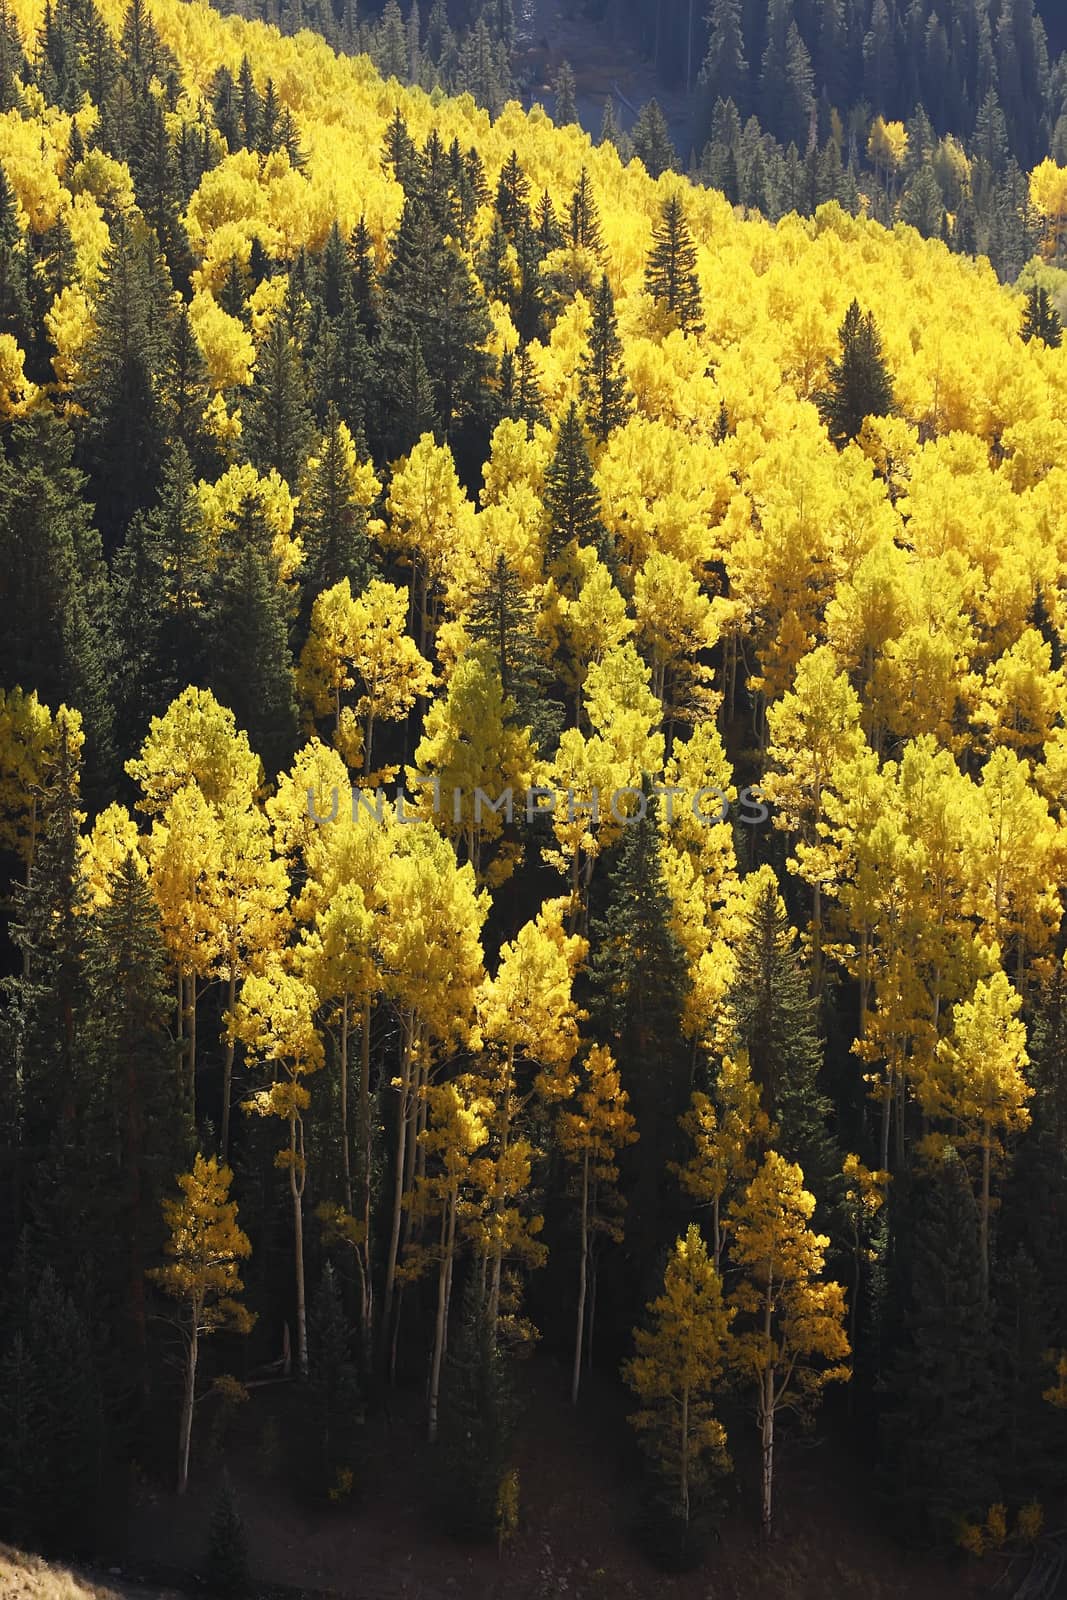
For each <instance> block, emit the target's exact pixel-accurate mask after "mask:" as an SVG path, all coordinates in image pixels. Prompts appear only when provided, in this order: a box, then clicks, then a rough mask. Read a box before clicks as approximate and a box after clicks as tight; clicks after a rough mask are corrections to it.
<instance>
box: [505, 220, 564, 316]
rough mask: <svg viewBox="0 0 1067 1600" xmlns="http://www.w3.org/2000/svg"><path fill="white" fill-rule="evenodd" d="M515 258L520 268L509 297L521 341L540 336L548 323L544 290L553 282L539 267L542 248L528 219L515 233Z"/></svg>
mask: <svg viewBox="0 0 1067 1600" xmlns="http://www.w3.org/2000/svg"><path fill="white" fill-rule="evenodd" d="M515 258H516V263H517V265H518V269H519V277H518V283H517V284H515V285H514V286H513V288H512V292H511V294H510V296H509V297H508V306H509V308H510V311H511V320H512V321H513V322H514V324H515V329H516V332H517V333H518V335H519V338H520V339H521V340H522V341H523V344H524V345H525V344H527V343H528V342H529V341H530V340H531V339H539V338H542V337H543V336H544V335H545V333H546V330H547V326H548V304H547V291H549V290H551V289H552V287H553V285H552V284H551V283H550V281H549V279H548V277H546V275H545V274H544V273H542V271H541V263H542V261H543V260H544V249H543V246H542V244H541V239H540V236H539V234H538V232H537V230H536V229H535V227H534V226H533V224H532V223H531V222H530V221H529V219H528V218H525V217H524V218H523V219H522V221H521V222H520V223H519V226H518V229H517V231H516V234H515Z"/></svg>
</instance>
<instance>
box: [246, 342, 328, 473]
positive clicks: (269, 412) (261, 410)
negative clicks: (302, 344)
mask: <svg viewBox="0 0 1067 1600" xmlns="http://www.w3.org/2000/svg"><path fill="white" fill-rule="evenodd" d="M311 431H312V430H311V412H310V410H309V408H308V399H307V379H306V376H305V373H304V363H303V361H302V360H301V357H300V352H299V350H298V348H297V343H296V340H295V339H294V338H293V336H292V333H291V332H290V329H289V327H288V325H287V322H286V317H285V314H284V311H278V312H276V313H275V315H274V316H273V317H272V318H271V320H270V324H269V326H268V328H267V331H266V334H265V335H264V337H263V339H262V341H261V342H260V345H259V350H258V352H257V355H256V371H255V378H254V381H253V384H252V390H251V394H250V396H249V401H248V411H247V427H246V437H247V440H248V452H249V456H250V458H251V460H252V461H253V462H254V464H255V465H256V466H257V467H258V468H259V470H260V471H264V472H265V471H269V469H270V468H271V467H274V468H275V470H276V471H277V472H280V473H281V475H282V477H283V478H284V479H285V481H286V483H288V484H289V485H290V486H291V487H294V488H295V486H296V484H297V483H298V482H299V479H300V474H301V472H302V471H303V469H304V463H305V461H306V460H307V455H308V449H309V447H310V444H311Z"/></svg>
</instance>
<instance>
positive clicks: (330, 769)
mask: <svg viewBox="0 0 1067 1600" xmlns="http://www.w3.org/2000/svg"><path fill="white" fill-rule="evenodd" d="M349 782H350V780H349V773H348V768H347V767H346V766H345V764H344V761H343V760H342V759H341V756H340V755H339V754H338V752H337V751H336V750H334V749H332V748H331V746H330V745H326V744H323V743H322V741H321V740H320V739H315V738H313V739H310V740H309V741H308V743H307V744H306V745H304V746H303V748H302V749H301V750H299V751H298V752H297V755H296V759H295V760H294V762H293V765H292V766H291V767H290V769H289V771H288V772H286V773H283V774H282V775H281V777H280V778H279V780H278V788H277V792H276V793H275V794H273V795H271V796H270V798H269V799H268V800H267V801H266V803H265V807H264V809H265V811H266V813H267V816H268V817H269V818H270V823H271V829H272V832H273V838H274V848H275V850H276V852H277V853H278V855H279V856H281V857H282V858H283V859H284V860H285V861H287V862H288V863H289V864H290V866H291V867H292V868H294V869H295V868H297V867H299V866H301V865H302V864H303V860H304V857H305V855H306V853H307V851H308V850H309V849H310V848H311V847H312V846H313V845H314V844H315V843H316V842H317V841H318V840H320V838H321V836H322V833H323V831H325V832H326V833H329V831H330V828H329V827H327V824H329V825H331V826H332V824H333V823H335V822H337V820H338V818H342V819H343V818H344V817H346V816H347V817H351V815H352V801H351V795H350V791H349Z"/></svg>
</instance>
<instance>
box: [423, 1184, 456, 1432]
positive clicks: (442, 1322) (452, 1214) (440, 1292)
mask: <svg viewBox="0 0 1067 1600" xmlns="http://www.w3.org/2000/svg"><path fill="white" fill-rule="evenodd" d="M457 1200H458V1195H457V1193H456V1192H455V1190H453V1192H452V1193H451V1194H450V1195H449V1197H448V1204H447V1206H446V1207H445V1210H444V1212H443V1213H442V1216H441V1260H440V1264H439V1266H438V1269H437V1320H436V1324H435V1326H434V1335H433V1363H432V1365H431V1368H430V1418H429V1435H430V1443H431V1444H433V1443H434V1442H435V1440H436V1438H437V1401H438V1398H439V1396H440V1393H441V1361H442V1358H443V1356H444V1353H445V1329H446V1328H447V1326H448V1291H449V1279H450V1278H451V1275H452V1253H453V1251H454V1250H455V1247H456V1203H457Z"/></svg>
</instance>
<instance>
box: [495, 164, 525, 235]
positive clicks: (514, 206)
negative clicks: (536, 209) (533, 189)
mask: <svg viewBox="0 0 1067 1600" xmlns="http://www.w3.org/2000/svg"><path fill="white" fill-rule="evenodd" d="M529 199H530V180H529V178H528V177H527V176H526V174H525V172H523V170H522V167H521V166H520V165H519V157H518V152H517V151H515V150H512V152H511V154H510V155H509V156H508V159H507V160H506V161H505V162H504V165H503V166H502V167H501V169H500V177H499V179H498V181H497V186H496V210H497V215H498V216H499V218H500V220H501V222H502V223H503V225H504V227H505V228H506V229H507V230H508V232H509V233H511V234H513V233H514V232H515V230H516V229H517V228H518V226H519V223H520V222H521V221H522V219H523V217H525V216H527V215H528V213H529Z"/></svg>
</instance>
